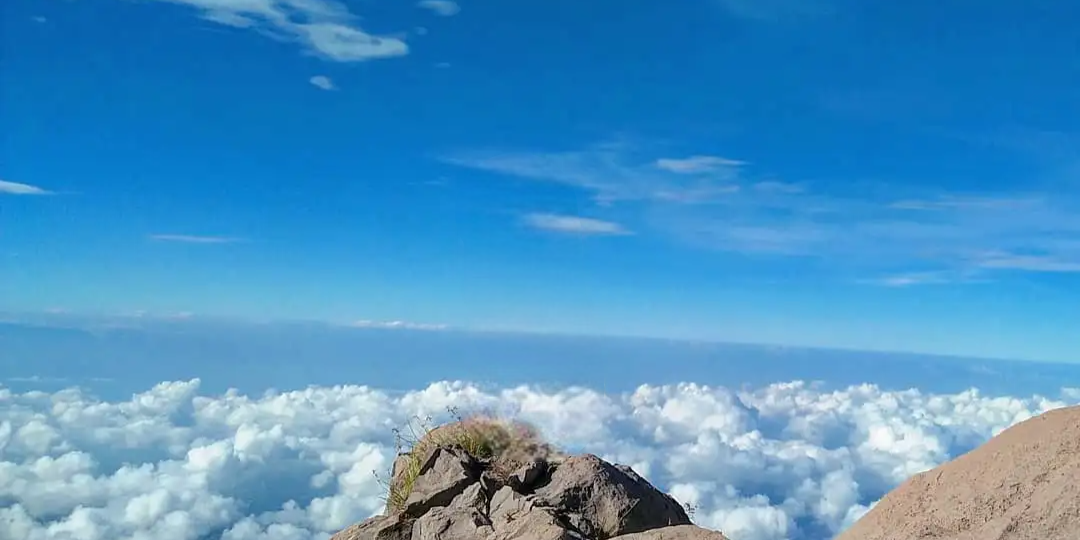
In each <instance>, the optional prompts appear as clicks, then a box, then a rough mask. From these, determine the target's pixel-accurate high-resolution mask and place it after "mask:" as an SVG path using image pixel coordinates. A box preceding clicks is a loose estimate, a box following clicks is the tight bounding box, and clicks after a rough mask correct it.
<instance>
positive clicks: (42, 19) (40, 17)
mask: <svg viewBox="0 0 1080 540" xmlns="http://www.w3.org/2000/svg"><path fill="white" fill-rule="evenodd" d="M30 20H32V21H34V22H36V23H46V22H49V19H46V18H45V17H42V16H40V15H38V16H36V17H31V18H30Z"/></svg>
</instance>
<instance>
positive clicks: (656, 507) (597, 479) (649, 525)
mask: <svg viewBox="0 0 1080 540" xmlns="http://www.w3.org/2000/svg"><path fill="white" fill-rule="evenodd" d="M535 501H536V504H537V505H538V506H545V507H551V508H553V509H554V510H555V512H556V513H558V514H561V515H564V516H566V518H567V519H568V521H569V523H570V524H571V525H573V527H574V528H576V529H577V530H579V531H581V532H582V533H583V534H584V535H585V536H587V537H589V538H596V539H598V540H607V539H608V538H611V537H613V536H618V535H621V534H628V533H635V532H641V531H646V530H649V529H656V528H660V527H668V526H672V525H689V524H690V518H689V517H688V516H687V515H686V511H685V510H684V509H683V507H682V506H681V505H680V504H679V503H678V502H676V501H675V499H673V498H671V497H670V496H668V495H667V494H665V493H663V492H661V491H660V490H658V489H656V488H655V487H653V486H652V484H650V483H649V482H647V481H646V480H645V479H644V478H642V477H641V476H639V475H638V474H637V473H635V472H633V470H632V469H630V468H629V467H617V466H615V465H612V464H610V463H608V462H606V461H604V460H602V459H600V458H599V457H596V456H594V455H592V454H586V455H583V456H574V457H571V458H569V459H567V460H566V461H564V462H563V463H562V464H560V465H559V466H558V468H556V469H555V471H554V472H553V473H552V474H551V478H550V480H549V481H548V483H547V484H546V485H544V486H543V487H540V488H539V489H537V490H536V494H535Z"/></svg>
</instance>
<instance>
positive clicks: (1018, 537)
mask: <svg viewBox="0 0 1080 540" xmlns="http://www.w3.org/2000/svg"><path fill="white" fill-rule="evenodd" d="M915 539H920V540H946V539H947V540H1080V407H1068V408H1063V409H1056V410H1053V411H1050V412H1047V413H1045V414H1043V415H1041V416H1037V417H1035V418H1032V419H1029V420H1026V421H1024V422H1021V423H1019V424H1016V425H1015V426H1013V427H1011V428H1009V429H1007V430H1005V431H1003V432H1002V433H1001V434H999V435H998V436H997V437H994V438H992V439H990V441H988V442H987V443H986V444H984V445H982V446H980V447H979V448H977V449H975V450H973V451H971V452H969V453H967V454H965V455H963V456H960V457H959V458H957V459H955V460H953V461H951V462H949V463H946V464H944V465H941V466H940V467H937V468H936V469H932V470H930V471H927V472H924V473H921V474H918V475H916V476H914V477H912V478H911V479H909V480H908V481H906V482H904V483H903V484H902V485H900V487H898V488H896V489H895V490H893V491H892V492H890V493H889V494H888V495H886V496H885V498H883V499H882V500H881V502H879V503H878V504H877V505H876V506H875V507H874V508H873V509H871V510H870V512H868V513H867V514H866V515H865V516H863V518H862V519H860V520H859V521H858V522H857V523H855V525H853V526H852V527H851V528H850V529H848V530H847V531H845V532H844V533H843V534H841V535H840V536H839V537H838V538H837V540H915Z"/></svg>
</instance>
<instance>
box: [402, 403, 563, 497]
mask: <svg viewBox="0 0 1080 540" xmlns="http://www.w3.org/2000/svg"><path fill="white" fill-rule="evenodd" d="M449 411H450V414H451V415H452V416H453V417H454V418H455V419H456V421H454V422H451V423H449V424H445V425H442V426H438V427H435V428H431V427H430V421H431V419H430V418H426V419H423V420H421V421H420V426H419V429H416V428H414V427H413V425H412V423H411V422H410V424H409V426H408V429H407V431H408V433H407V434H406V433H405V431H403V430H394V431H395V439H396V442H397V446H398V452H399V454H400V455H401V457H400V458H399V460H398V462H397V463H398V468H397V470H395V471H393V475H392V477H391V478H390V481H389V482H388V483H386V484H387V495H386V508H387V511H388V512H391V513H393V512H399V511H401V510H402V509H404V507H405V502H406V501H407V500H408V498H409V494H410V493H411V492H412V489H413V485H414V484H415V482H416V479H417V478H418V477H419V476H420V468H421V467H423V465H424V462H425V461H427V458H428V456H430V455H431V453H432V452H434V451H435V449H436V448H439V447H451V446H459V447H461V448H462V449H464V450H465V451H466V452H468V453H469V455H471V456H473V457H474V458H476V459H478V460H480V461H481V462H483V463H485V465H486V467H487V468H488V470H490V471H492V472H493V473H494V474H496V475H497V476H498V477H503V478H505V477H506V476H508V475H509V474H510V473H511V472H513V471H514V470H515V469H517V468H518V467H519V466H521V465H523V464H525V463H528V462H530V461H532V460H534V459H550V458H553V457H557V456H558V455H559V454H558V453H557V452H556V451H555V450H554V449H553V448H552V447H551V446H550V445H549V444H547V443H546V442H544V441H543V440H542V439H541V437H540V435H539V433H538V432H537V431H536V430H535V429H534V428H533V427H532V426H530V425H529V424H526V423H524V422H519V421H511V420H504V419H501V418H497V417H495V416H491V415H474V416H469V417H466V418H462V417H461V416H460V415H459V414H458V412H457V410H456V409H453V408H450V409H449ZM418 434H419V435H418ZM405 448H408V450H407V451H406V452H404V453H402V450H403V449H405Z"/></svg>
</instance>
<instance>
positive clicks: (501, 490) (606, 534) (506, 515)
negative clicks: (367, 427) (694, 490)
mask: <svg viewBox="0 0 1080 540" xmlns="http://www.w3.org/2000/svg"><path fill="white" fill-rule="evenodd" d="M405 468H406V465H405V461H404V460H401V459H399V460H398V461H397V462H395V464H394V471H393V472H392V477H393V478H392V480H391V482H392V483H393V482H395V481H398V479H399V477H400V476H401V475H403V474H405V472H404V469H405ZM413 472H414V473H417V475H416V477H415V479H413V480H411V489H410V490H409V492H408V494H407V496H405V497H402V499H403V501H402V502H401V503H400V504H397V505H388V506H387V509H386V512H385V513H384V514H383V515H379V516H375V517H373V518H370V519H368V520H366V521H363V522H361V523H358V524H356V525H353V526H351V527H349V528H348V529H345V530H343V531H341V532H339V533H337V534H336V535H334V536H333V537H332V538H331V540H572V539H582V540H586V539H587V540H609V539H612V538H619V539H620V540H727V539H726V538H725V537H724V536H723V535H722V534H720V533H719V532H716V531H710V530H707V529H703V528H700V527H696V526H694V525H692V524H691V523H690V518H689V517H688V516H687V514H686V512H685V510H684V509H683V507H682V506H680V505H679V503H678V502H676V501H675V499H673V498H671V497H670V496H668V495H667V494H665V493H663V492H661V491H659V490H658V489H656V488H655V487H653V486H652V485H651V484H650V483H649V482H648V481H646V480H645V479H644V478H642V477H641V476H639V475H638V474H637V473H635V472H634V471H633V470H632V469H631V468H630V467H626V466H622V465H613V464H611V463H608V462H606V461H604V460H602V459H600V458H599V457H596V456H594V455H589V454H586V455H580V456H572V457H567V458H564V457H561V456H560V457H559V458H536V459H533V460H531V461H529V462H527V463H522V464H520V465H519V466H517V467H516V468H515V469H513V470H509V471H503V470H499V467H497V466H496V464H495V463H494V461H493V460H486V459H479V458H477V457H475V456H473V455H471V454H470V453H469V452H467V451H466V450H465V449H464V448H462V447H461V446H439V447H436V448H434V449H433V450H431V451H430V452H427V454H426V456H424V458H423V461H422V463H421V464H420V466H419V471H413Z"/></svg>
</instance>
